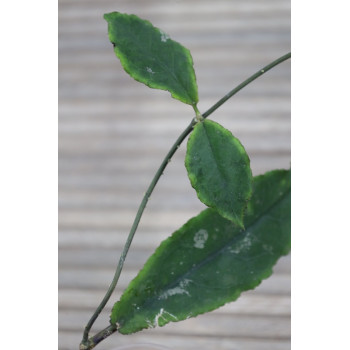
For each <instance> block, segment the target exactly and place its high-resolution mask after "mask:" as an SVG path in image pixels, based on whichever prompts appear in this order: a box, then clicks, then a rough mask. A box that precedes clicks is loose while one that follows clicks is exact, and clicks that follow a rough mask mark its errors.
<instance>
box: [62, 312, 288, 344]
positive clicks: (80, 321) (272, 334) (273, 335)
mask: <svg viewBox="0 0 350 350" xmlns="http://www.w3.org/2000/svg"><path fill="white" fill-rule="evenodd" d="M90 316H91V312H89V311H84V310H74V311H71V310H64V311H60V312H59V314H58V325H59V328H60V329H62V330H69V331H73V330H75V331H79V330H80V329H83V326H84V323H86V321H87V320H88V319H89V317H90ZM108 320H109V312H107V311H103V312H102V313H101V316H100V318H99V319H98V320H97V321H96V327H95V328H96V329H103V328H105V327H107V326H108V323H109V322H108ZM144 332H152V333H153V334H157V333H159V334H161V333H163V334H164V333H166V334H176V335H178V336H187V337H188V336H201V335H203V336H204V335H205V336H207V337H217V338H221V337H226V338H231V339H234V338H235V337H243V338H250V339H259V338H262V339H283V340H287V339H289V337H290V318H289V316H286V317H285V316H278V315H273V316H266V315H262V316H261V315H244V314H240V315H235V314H226V313H221V314H220V317H218V315H217V313H215V312H211V313H207V314H203V315H199V316H197V317H195V318H190V319H188V320H184V321H181V322H175V323H174V322H171V323H169V324H167V325H166V326H164V327H156V328H154V329H150V330H146V331H144Z"/></svg>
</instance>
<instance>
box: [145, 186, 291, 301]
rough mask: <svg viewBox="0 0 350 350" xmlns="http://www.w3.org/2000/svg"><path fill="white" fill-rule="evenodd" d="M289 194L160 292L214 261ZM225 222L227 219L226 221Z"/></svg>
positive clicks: (155, 298)
mask: <svg viewBox="0 0 350 350" xmlns="http://www.w3.org/2000/svg"><path fill="white" fill-rule="evenodd" d="M289 193H290V187H289V189H288V190H286V192H285V193H284V194H283V195H282V196H281V197H279V199H278V200H276V201H275V202H274V203H273V204H271V205H270V206H269V208H268V209H266V210H265V211H263V212H262V214H261V215H259V217H258V218H256V219H255V220H254V221H253V222H252V223H250V225H249V227H247V229H246V230H244V231H243V232H240V233H239V234H238V235H236V236H235V237H233V238H232V239H231V240H229V241H228V242H226V243H225V244H224V245H223V246H221V247H220V248H219V249H218V250H216V251H215V252H213V253H211V254H210V255H209V256H207V257H206V258H205V259H204V260H202V261H201V262H200V263H199V264H197V265H196V266H195V267H192V268H191V269H190V270H189V271H187V272H186V273H185V274H183V275H181V276H179V277H178V278H177V279H176V280H175V281H174V282H172V283H170V284H169V285H167V286H164V287H162V289H161V291H165V290H168V289H171V288H174V287H176V286H177V285H178V284H179V282H180V281H182V280H183V279H185V278H186V277H188V276H190V275H191V274H193V272H194V271H197V270H200V269H201V268H202V267H203V266H204V265H206V264H207V263H209V262H210V261H212V260H213V259H215V258H216V257H217V256H218V255H220V254H221V253H222V252H223V251H224V250H225V249H226V247H227V246H228V245H232V244H233V243H234V241H237V240H239V239H241V237H242V235H244V234H245V233H246V232H247V231H248V229H252V228H253V227H254V226H256V225H257V224H258V223H259V222H260V220H262V218H263V217H264V216H265V215H266V213H268V212H270V211H271V210H273V209H274V208H275V207H276V206H277V205H278V204H280V203H281V202H283V201H284V200H285V197H286V196H287V195H288V194H289ZM226 220H227V219H226ZM158 297H159V294H157V296H156V297H154V298H152V299H151V300H150V301H148V302H147V301H146V302H145V303H144V304H143V305H144V306H149V305H151V306H152V304H154V303H155V302H156V301H157V299H158Z"/></svg>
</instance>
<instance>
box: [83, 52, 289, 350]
mask: <svg viewBox="0 0 350 350" xmlns="http://www.w3.org/2000/svg"><path fill="white" fill-rule="evenodd" d="M290 57H291V53H288V54H286V55H284V56H282V57H280V58H278V59H277V60H275V61H273V62H271V63H270V64H268V65H267V66H265V67H264V68H262V69H260V70H259V71H258V72H256V73H255V74H253V75H252V76H250V77H249V78H248V79H246V80H245V81H244V82H242V83H241V84H239V85H238V86H237V87H235V88H234V89H233V90H231V91H230V92H229V93H228V94H226V95H225V96H224V97H223V98H222V99H220V100H219V101H218V102H217V103H216V104H215V105H213V106H212V107H211V108H210V109H208V110H207V111H206V112H205V113H204V114H203V115H202V116H203V118H207V117H208V116H209V115H210V114H212V113H213V112H214V111H215V110H216V109H218V108H219V107H220V106H221V105H222V104H224V103H225V102H226V101H227V100H228V99H229V98H231V97H232V96H233V95H235V94H236V93H237V92H238V91H240V90H241V89H242V88H244V87H245V86H247V85H248V84H250V83H251V82H252V81H254V80H255V79H257V78H258V77H260V76H261V75H263V74H264V73H266V72H267V71H269V70H270V69H271V68H273V67H275V66H277V65H278V64H280V63H282V62H283V61H285V60H287V59H288V58H290ZM198 112H199V111H198V109H197V111H196V114H198ZM197 122H198V120H197V118H194V119H193V120H192V121H191V123H190V124H189V125H188V126H187V128H186V129H185V130H184V131H183V132H182V133H181V135H180V136H179V137H178V139H177V140H176V141H175V143H174V144H173V146H172V147H171V149H170V150H169V152H168V154H167V155H166V156H165V158H164V160H163V162H162V163H161V165H160V167H159V169H158V170H157V172H156V174H155V175H154V177H153V179H152V182H151V183H150V185H149V187H148V189H147V191H146V193H145V195H144V197H143V199H142V202H141V204H140V206H139V209H138V211H137V214H136V217H135V219H134V223H133V225H132V227H131V229H130V232H129V235H128V238H127V241H126V243H125V246H124V249H123V252H122V254H121V256H120V259H119V263H118V266H117V269H116V272H115V274H114V277H113V280H112V282H111V284H110V286H109V288H108V290H107V293H106V295H105V296H104V298H103V300H102V301H101V303H100V305H99V306H98V307H97V309H96V311H95V313H94V314H93V315H92V317H91V319H90V320H89V322H88V324H87V325H86V327H85V330H84V334H83V339H82V342H81V345H80V348H81V349H92V348H93V347H94V346H95V345H96V344H97V343H99V342H100V341H102V340H103V339H105V338H106V337H108V336H109V335H110V334H112V333H114V332H115V331H116V330H117V327H116V326H113V325H112V326H109V327H107V328H106V329H104V330H103V331H101V332H99V333H97V334H96V335H95V336H94V337H92V338H90V339H88V338H89V332H90V329H91V327H92V325H93V324H94V322H95V321H96V319H97V317H98V316H99V314H100V313H101V311H102V310H103V308H104V307H105V306H106V304H107V302H108V300H109V298H110V297H111V295H112V293H113V291H114V289H115V287H116V285H117V283H118V280H119V277H120V274H121V271H122V269H123V266H124V261H125V258H126V255H127V253H128V251H129V248H130V245H131V242H132V240H133V238H134V235H135V232H136V230H137V227H138V225H139V222H140V220H141V216H142V214H143V211H144V210H145V208H146V205H147V202H148V200H149V198H150V196H151V194H152V192H153V189H154V188H155V186H156V184H157V183H158V180H159V179H160V177H161V175H162V174H163V172H164V170H165V168H166V166H167V165H168V163H169V162H170V160H171V158H172V156H173V155H174V153H175V152H176V151H177V149H178V148H179V147H180V145H181V143H182V142H183V141H184V139H185V138H186V137H187V136H188V135H189V134H190V133H191V131H192V129H193V127H194V126H195V124H196V123H197ZM112 329H113V331H112V332H111V330H112ZM96 341H97V342H96Z"/></svg>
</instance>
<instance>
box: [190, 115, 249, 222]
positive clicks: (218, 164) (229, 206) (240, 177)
mask: <svg viewBox="0 0 350 350" xmlns="http://www.w3.org/2000/svg"><path fill="white" fill-rule="evenodd" d="M185 165H186V168H187V173H188V177H189V179H190V181H191V185H192V186H193V188H194V189H195V190H196V192H197V196H198V198H199V199H200V200H201V201H202V202H203V203H204V204H206V205H207V206H209V207H212V208H214V209H216V210H217V211H218V212H219V213H220V214H221V215H222V216H223V217H224V218H226V219H228V220H231V221H232V222H234V223H235V224H237V225H239V226H241V227H243V215H244V210H245V208H246V205H247V202H248V200H249V198H250V197H251V194H252V172H251V169H250V160H249V157H248V155H247V153H246V151H245V149H244V147H243V146H242V144H241V143H240V142H239V140H238V139H237V138H235V137H234V136H233V135H232V134H231V132H230V131H229V130H227V129H225V128H224V127H222V126H221V125H220V124H218V123H215V122H213V121H211V120H204V121H203V122H201V123H198V124H197V125H196V126H195V128H194V130H193V131H192V134H191V136H190V138H189V140H188V143H187V153H186V159H185Z"/></svg>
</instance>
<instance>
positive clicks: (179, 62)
mask: <svg viewBox="0 0 350 350" xmlns="http://www.w3.org/2000/svg"><path fill="white" fill-rule="evenodd" d="M104 18H105V20H106V21H107V22H108V33H109V40H110V41H111V42H112V43H113V45H114V51H115V53H116V55H117V56H118V58H119V59H120V62H121V64H122V66H123V68H124V69H125V71H126V72H127V73H128V74H130V75H131V76H132V77H133V78H134V79H135V80H137V81H139V82H141V83H144V84H146V85H147V86H149V87H151V88H154V89H161V90H168V91H169V92H170V93H171V95H172V97H174V98H176V99H178V100H180V101H182V102H184V103H187V104H190V105H196V104H197V102H198V92H197V83H196V76H195V73H194V69H193V61H192V57H191V53H190V51H189V50H188V49H186V48H185V47H183V46H182V45H181V44H179V43H178V42H176V41H174V40H171V39H170V38H169V36H168V35H167V34H165V33H164V32H163V31H161V30H160V29H158V28H156V27H154V26H153V25H152V24H151V23H150V22H149V21H146V20H143V19H141V18H139V17H137V16H135V15H128V14H122V13H119V12H112V13H108V14H105V15H104Z"/></svg>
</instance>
